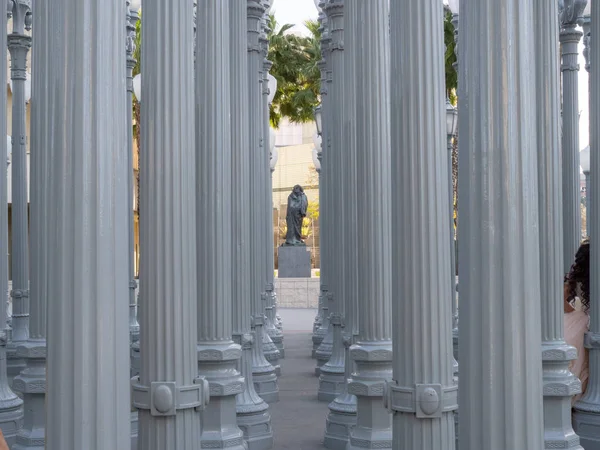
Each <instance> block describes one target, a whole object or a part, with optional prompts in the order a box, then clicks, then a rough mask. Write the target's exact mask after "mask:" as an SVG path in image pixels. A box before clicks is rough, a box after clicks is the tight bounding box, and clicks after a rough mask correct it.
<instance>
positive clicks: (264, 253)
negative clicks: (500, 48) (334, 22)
mask: <svg viewBox="0 0 600 450" xmlns="http://www.w3.org/2000/svg"><path fill="white" fill-rule="evenodd" d="M264 3H265V8H266V9H267V10H268V3H269V2H268V1H265V2H264ZM267 19H268V11H265V14H264V15H263V17H262V19H261V33H260V38H259V42H260V47H261V55H262V61H261V66H260V69H261V71H260V77H261V93H262V97H261V109H260V124H261V127H260V132H261V142H262V146H261V147H260V167H259V170H260V172H259V173H260V190H259V191H257V194H258V196H259V202H260V203H259V204H260V205H261V206H260V211H261V232H260V239H261V242H262V245H261V247H260V248H261V290H262V300H263V314H264V316H263V317H264V322H265V324H264V330H265V332H264V333H263V346H264V350H263V351H264V353H265V357H266V358H267V360H268V361H269V362H270V363H271V364H272V365H273V366H274V367H275V370H276V371H277V374H278V375H279V374H280V372H281V366H280V364H279V358H281V353H280V352H279V346H282V345H283V334H282V333H281V330H279V329H278V328H277V327H276V326H275V323H274V322H273V321H272V312H273V309H272V306H271V304H272V303H273V302H274V301H275V291H274V289H275V287H274V285H273V283H272V280H273V277H271V276H270V275H269V272H273V270H274V268H273V265H272V264H271V263H270V258H269V252H272V251H273V245H272V244H271V241H272V240H273V239H272V235H273V232H272V230H273V226H272V211H273V207H272V204H273V201H272V193H271V191H270V190H269V189H270V188H269V187H270V185H271V183H270V180H271V169H270V167H271V159H270V153H271V145H270V129H271V127H270V125H269V92H270V91H269V70H271V67H272V66H273V63H272V62H271V61H269V60H268V54H269V39H268V37H267V32H268V24H267ZM271 336H273V337H275V341H274V340H273V339H272V338H271ZM275 342H277V343H278V344H279V346H278V345H276V344H275Z"/></svg>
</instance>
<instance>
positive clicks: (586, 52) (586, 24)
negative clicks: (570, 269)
mask: <svg viewBox="0 0 600 450" xmlns="http://www.w3.org/2000/svg"><path fill="white" fill-rule="evenodd" d="M588 1H589V2H591V1H592V0H588ZM590 6H591V4H590ZM591 22H592V18H591V17H590V16H589V15H584V16H583V18H582V20H581V27H582V28H583V56H584V58H585V70H586V72H587V73H588V100H589V98H590V95H591V76H590V43H591V32H590V31H591V30H590V27H591V24H592V23H591ZM588 105H589V103H588ZM580 154H581V153H580ZM588 169H589V167H588ZM583 175H584V177H585V191H586V193H585V205H584V206H585V218H586V220H585V236H586V237H589V236H590V221H589V220H588V218H589V217H590V215H589V209H588V205H589V202H588V198H587V197H588V195H589V188H590V172H589V170H588V171H586V170H584V171H583Z"/></svg>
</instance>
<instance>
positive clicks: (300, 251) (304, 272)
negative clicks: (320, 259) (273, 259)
mask: <svg viewBox="0 0 600 450" xmlns="http://www.w3.org/2000/svg"><path fill="white" fill-rule="evenodd" d="M277 258H278V263H279V277H280V278H310V275H311V274H310V251H309V250H308V247H305V246H302V247H294V246H281V247H279V249H278V250H277Z"/></svg>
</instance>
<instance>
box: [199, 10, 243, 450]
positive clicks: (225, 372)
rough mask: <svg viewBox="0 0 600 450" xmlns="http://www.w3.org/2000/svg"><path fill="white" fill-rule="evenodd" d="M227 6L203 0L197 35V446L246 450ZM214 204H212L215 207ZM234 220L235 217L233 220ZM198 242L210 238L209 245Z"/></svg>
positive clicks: (205, 242)
mask: <svg viewBox="0 0 600 450" xmlns="http://www.w3.org/2000/svg"><path fill="white" fill-rule="evenodd" d="M230 5H231V2H213V1H207V0H201V1H200V2H199V3H198V27H197V32H196V39H197V44H196V45H197V49H198V54H200V55H204V56H203V57H202V58H197V59H196V68H195V73H196V77H195V82H196V85H195V88H196V89H195V92H196V177H197V182H196V186H197V190H196V236H197V239H198V241H197V252H196V254H197V261H198V265H197V279H198V372H199V373H200V374H201V375H203V376H205V377H206V379H207V380H208V382H209V384H210V393H211V396H210V403H209V405H208V406H207V407H206V410H205V411H204V412H203V415H202V436H201V438H200V439H201V442H202V445H203V446H205V447H208V448H211V447H212V448H215V447H216V448H228V449H233V450H245V449H246V445H245V444H244V441H243V433H242V431H241V430H240V428H239V427H238V426H237V419H236V396H237V395H238V394H241V393H243V391H244V382H245V380H244V378H243V377H242V376H241V374H240V373H239V371H238V370H237V367H238V364H239V359H240V357H241V353H242V350H241V347H240V345H238V344H236V343H234V342H233V340H232V334H233V329H232V327H233V323H232V288H231V283H230V282H229V280H230V276H229V274H230V270H231V263H232V258H233V253H232V241H231V231H232V226H231V221H232V214H234V212H233V211H232V208H231V206H232V205H231V204H232V196H233V195H239V193H237V192H235V193H234V192H233V191H232V190H231V183H232V170H231V169H232V168H231V158H232V146H231V78H230V77H231V70H230V69H231V66H230V54H231V48H230V36H231V24H230V11H229V8H230ZM217 198H218V199H220V200H219V201H215V199H217ZM235 213H236V214H237V212H235ZM204 236H208V237H209V238H210V243H208V242H207V241H206V240H205V239H204Z"/></svg>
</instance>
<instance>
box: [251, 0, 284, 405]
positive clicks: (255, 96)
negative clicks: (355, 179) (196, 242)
mask: <svg viewBox="0 0 600 450" xmlns="http://www.w3.org/2000/svg"><path fill="white" fill-rule="evenodd" d="M264 13H265V7H264V5H262V4H261V3H259V2H257V1H255V0H248V1H247V15H248V92H249V94H248V95H249V104H250V130H249V133H248V139H249V143H250V186H251V188H250V191H248V192H247V193H246V195H248V196H249V197H248V198H247V199H246V200H247V201H249V202H252V201H253V199H254V198H255V197H256V196H259V197H258V198H257V200H258V201H260V193H261V192H262V191H261V183H262V182H263V180H262V178H261V176H260V173H259V170H260V165H261V163H262V162H263V159H262V157H261V156H262V154H263V153H262V150H263V148H262V145H263V142H262V141H261V139H262V133H263V131H262V129H263V128H262V124H263V117H264V116H263V113H264V112H263V108H262V88H261V86H262V78H261V76H260V73H261V70H262V60H263V56H262V53H261V52H262V46H261V42H260V34H261V32H262V25H261V19H262V17H263V15H264ZM263 214H264V211H263V210H262V209H261V208H260V207H257V208H252V209H251V211H250V216H249V220H248V223H249V227H250V237H251V238H250V254H251V258H252V259H251V263H250V267H251V275H250V282H251V284H250V289H249V290H248V296H249V297H250V302H251V311H250V313H251V314H252V330H253V331H254V332H255V342H256V343H257V344H258V345H255V346H254V347H253V350H252V374H253V380H254V387H255V389H256V392H257V393H258V395H260V397H261V398H262V399H263V400H265V401H266V402H268V403H271V402H275V401H277V400H278V399H279V388H278V385H277V376H276V374H275V367H274V366H273V365H272V364H271V363H270V362H269V361H267V360H266V359H265V354H264V347H263V345H261V343H262V342H263V341H264V337H263V335H264V334H265V332H264V304H263V300H262V297H261V293H262V289H264V286H263V285H261V274H262V272H261V269H262V268H263V267H264V264H263V259H262V258H261V255H262V253H261V250H262V247H261V245H262V244H263V239H261V236H263V234H262V233H261V229H262V228H261V224H262V223H263V222H262V215H263ZM275 349H276V348H275Z"/></svg>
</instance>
